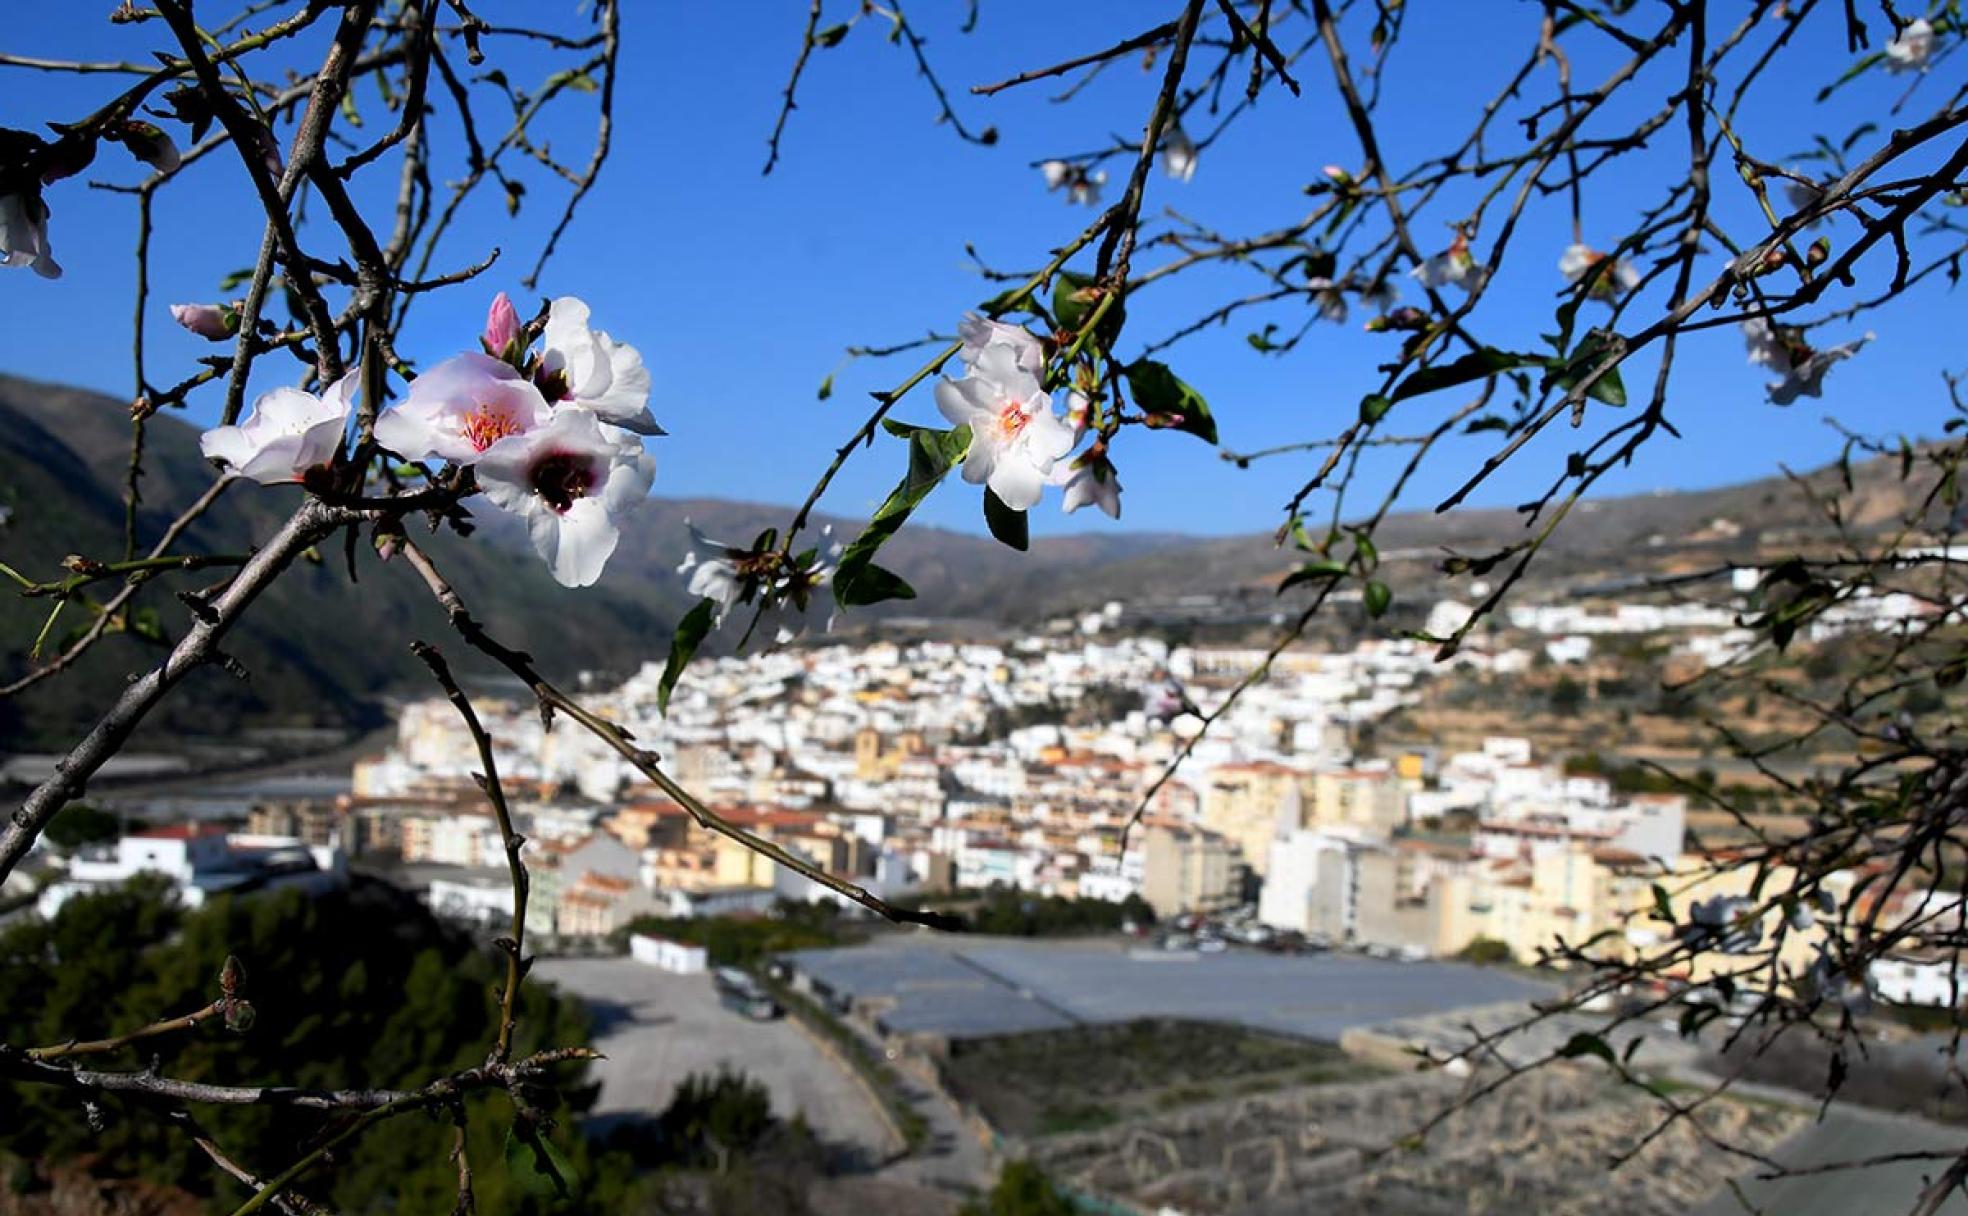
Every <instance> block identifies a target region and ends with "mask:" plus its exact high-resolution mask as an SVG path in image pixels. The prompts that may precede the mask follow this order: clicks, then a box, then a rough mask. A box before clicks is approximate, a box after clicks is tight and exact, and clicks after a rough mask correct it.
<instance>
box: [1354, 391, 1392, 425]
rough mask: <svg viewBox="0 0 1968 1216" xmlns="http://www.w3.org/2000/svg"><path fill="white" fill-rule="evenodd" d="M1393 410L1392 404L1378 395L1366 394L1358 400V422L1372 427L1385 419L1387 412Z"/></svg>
mask: <svg viewBox="0 0 1968 1216" xmlns="http://www.w3.org/2000/svg"><path fill="white" fill-rule="evenodd" d="M1393 408H1394V403H1393V402H1392V401H1389V400H1388V399H1387V398H1385V397H1383V396H1381V395H1380V394H1379V393H1368V394H1367V395H1366V396H1364V397H1362V398H1360V421H1361V422H1362V423H1363V424H1365V425H1366V426H1372V425H1373V424H1374V423H1376V422H1379V421H1380V420H1381V419H1382V418H1385V417H1387V411H1388V410H1391V409H1393Z"/></svg>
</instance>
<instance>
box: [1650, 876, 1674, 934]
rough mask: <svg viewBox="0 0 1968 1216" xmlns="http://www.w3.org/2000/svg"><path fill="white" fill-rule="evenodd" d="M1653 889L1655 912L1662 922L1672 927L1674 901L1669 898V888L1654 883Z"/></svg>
mask: <svg viewBox="0 0 1968 1216" xmlns="http://www.w3.org/2000/svg"><path fill="white" fill-rule="evenodd" d="M1653 888H1654V911H1655V912H1658V913H1659V914H1660V918H1661V919H1662V920H1664V921H1666V922H1667V923H1668V924H1670V925H1671V924H1673V923H1674V901H1672V900H1670V899H1669V898H1668V897H1667V888H1666V887H1663V886H1661V885H1660V884H1659V883H1654V884H1653Z"/></svg>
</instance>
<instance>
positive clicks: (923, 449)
mask: <svg viewBox="0 0 1968 1216" xmlns="http://www.w3.org/2000/svg"><path fill="white" fill-rule="evenodd" d="M889 430H890V433H892V434H896V435H900V436H903V437H905V438H907V439H908V441H909V471H908V473H907V474H905V475H904V476H903V478H902V482H901V484H900V485H898V486H896V487H895V489H894V490H893V491H891V492H890V493H889V496H888V500H887V501H886V502H884V503H882V505H881V508H880V509H879V510H877V511H876V512H875V516H874V518H873V519H871V520H869V521H868V526H867V527H866V528H865V529H863V530H862V532H861V535H859V536H857V537H855V538H854V543H853V544H850V545H849V546H848V547H847V550H846V552H844V553H842V554H841V560H840V566H839V567H838V568H837V569H836V570H835V571H834V580H833V586H834V599H835V600H836V601H838V602H839V603H840V604H841V606H842V607H847V608H851V607H856V606H859V605H863V604H878V603H881V602H882V601H883V600H894V599H914V598H915V595H916V592H915V589H914V588H913V587H911V586H909V584H908V583H906V582H904V581H903V580H902V579H901V578H900V577H898V576H897V575H895V574H893V573H891V572H890V571H887V570H883V569H882V568H881V567H879V566H877V565H875V564H874V558H875V554H876V552H877V551H879V550H880V549H881V547H882V546H883V545H885V544H887V543H888V539H889V538H890V537H891V536H894V535H895V534H896V533H897V532H898V531H900V530H901V528H902V525H903V524H904V523H906V522H907V521H908V519H909V515H910V513H911V512H913V511H914V510H915V509H916V508H917V507H919V506H921V505H922V501H923V499H925V498H928V497H929V492H930V491H931V490H934V489H935V488H936V487H937V485H938V483H940V482H941V481H942V480H943V478H944V477H945V476H947V475H948V474H949V472H950V470H951V469H952V468H954V467H955V466H956V463H957V462H958V461H959V460H962V459H963V457H964V453H966V452H968V451H969V450H970V428H969V427H967V426H960V427H957V428H956V429H954V430H949V431H938V430H933V429H931V428H928V427H910V426H908V425H907V424H906V423H896V424H893V425H891V426H890V427H889Z"/></svg>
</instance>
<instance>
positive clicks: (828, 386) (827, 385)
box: [815, 372, 886, 421]
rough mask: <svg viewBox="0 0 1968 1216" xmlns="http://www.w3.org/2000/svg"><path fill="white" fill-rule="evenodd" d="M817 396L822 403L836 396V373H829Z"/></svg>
mask: <svg viewBox="0 0 1968 1216" xmlns="http://www.w3.org/2000/svg"><path fill="white" fill-rule="evenodd" d="M815 395H816V396H817V397H819V399H820V400H822V401H825V400H826V399H827V398H829V397H831V396H833V395H834V373H832V372H828V373H827V378H826V379H825V380H822V381H821V382H820V391H819V392H818V393H817V394H815ZM884 421H886V419H884Z"/></svg>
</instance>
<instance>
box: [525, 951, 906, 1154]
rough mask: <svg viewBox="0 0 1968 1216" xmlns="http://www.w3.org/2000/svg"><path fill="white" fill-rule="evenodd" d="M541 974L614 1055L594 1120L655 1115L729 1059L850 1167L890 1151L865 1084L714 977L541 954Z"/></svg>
mask: <svg viewBox="0 0 1968 1216" xmlns="http://www.w3.org/2000/svg"><path fill="white" fill-rule="evenodd" d="M533 976H534V977H535V978H538V979H542V980H545V981H547V982H548V983H552V984H557V985H559V986H560V987H561V988H563V989H565V990H566V991H568V992H571V993H573V994H574V995H576V996H579V997H580V998H581V999H582V1000H583V1001H585V1002H586V1003H587V1005H588V1008H589V1010H590V1011H591V1013H592V1016H593V1018H594V1023H595V1046H596V1048H598V1049H599V1050H601V1051H602V1052H604V1053H606V1054H607V1057H608V1058H607V1059H605V1060H601V1061H598V1062H597V1064H596V1067H595V1074H596V1076H598V1077H599V1078H600V1080H601V1096H600V1099H599V1101H597V1102H596V1104H595V1108H594V1112H593V1117H594V1120H595V1122H596V1123H597V1124H598V1125H599V1126H601V1127H606V1126H607V1125H608V1123H609V1122H610V1121H612V1120H615V1119H622V1118H633V1117H637V1116H649V1117H653V1116H655V1115H656V1114H658V1113H659V1112H661V1111H662V1109H663V1108H664V1107H665V1106H667V1105H669V1101H670V1096H671V1094H672V1093H674V1092H675V1090H676V1087H677V1084H678V1082H680V1081H682V1080H683V1079H684V1077H686V1076H688V1075H689V1074H691V1073H706V1072H715V1071H716V1070H717V1069H718V1067H719V1066H720V1065H730V1066H731V1067H733V1068H736V1069H739V1070H740V1071H743V1072H745V1073H748V1074H750V1075H751V1076H753V1077H756V1078H758V1079H759V1080H760V1081H763V1082H764V1083H765V1085H766V1087H767V1088H768V1089H770V1090H771V1091H772V1107H773V1111H774V1113H776V1114H778V1115H779V1116H781V1117H782V1118H791V1117H792V1115H793V1114H794V1113H795V1112H798V1113H800V1114H803V1115H805V1116H806V1121H807V1123H808V1124H810V1125H811V1126H812V1127H813V1130H814V1131H815V1133H817V1134H818V1135H819V1136H820V1138H821V1139H822V1140H824V1141H827V1142H828V1143H829V1144H830V1145H834V1146H836V1147H837V1148H838V1149H839V1150H840V1152H841V1155H842V1157H843V1158H844V1160H843V1162H842V1163H843V1164H844V1165H852V1164H856V1163H859V1164H863V1165H871V1164H873V1163H875V1162H878V1161H881V1160H884V1159H886V1158H887V1157H889V1156H890V1155H892V1154H893V1153H894V1151H895V1150H896V1149H897V1148H899V1147H900V1146H899V1145H898V1144H897V1143H896V1142H895V1140H894V1138H893V1136H892V1135H891V1133H890V1132H889V1131H888V1128H887V1125H886V1124H885V1123H884V1122H883V1121H882V1118H881V1115H880V1114H879V1112H877V1110H876V1109H875V1107H874V1105H873V1103H872V1101H871V1100H870V1099H869V1098H868V1096H867V1093H866V1091H864V1090H863V1089H862V1088H861V1086H860V1084H859V1082H858V1081H857V1080H856V1079H855V1078H854V1077H852V1076H850V1075H849V1074H848V1073H847V1072H846V1070H845V1069H844V1068H842V1067H841V1066H839V1065H837V1064H836V1063H835V1062H834V1061H833V1059H832V1058H830V1057H829V1056H828V1055H826V1054H825V1053H824V1052H823V1051H821V1049H820V1048H819V1047H818V1046H817V1045H816V1044H815V1043H814V1041H813V1040H812V1039H810V1038H808V1037H807V1035H806V1033H805V1032H804V1031H802V1030H800V1028H799V1027H798V1026H796V1025H794V1024H793V1023H792V1022H791V1021H790V1020H788V1019H785V1018H780V1019H777V1020H774V1021H771V1022H754V1021H752V1020H750V1019H749V1018H745V1017H741V1016H739V1015H738V1014H735V1013H732V1012H730V1011H729V1010H727V1009H725V1008H724V1007H723V1006H722V1005H720V1004H719V1003H718V1000H717V994H716V992H715V991H714V990H713V989H712V987H711V980H710V977H709V976H708V975H672V974H670V973H669V972H666V971H659V970H657V969H656V968H654V967H650V966H647V965H645V964H642V963H638V962H634V961H633V960H630V959H627V958H599V959H542V960H540V962H539V964H538V965H537V966H536V967H535V968H534V969H533Z"/></svg>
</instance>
